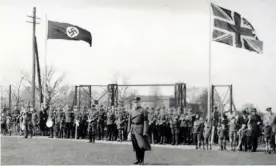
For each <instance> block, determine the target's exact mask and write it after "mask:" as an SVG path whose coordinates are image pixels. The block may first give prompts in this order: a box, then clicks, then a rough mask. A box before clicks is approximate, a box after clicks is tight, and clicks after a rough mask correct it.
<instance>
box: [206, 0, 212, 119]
mask: <svg viewBox="0 0 276 166" xmlns="http://www.w3.org/2000/svg"><path fill="white" fill-rule="evenodd" d="M208 5H209V58H208V59H209V63H208V64H209V71H208V75H209V76H208V106H207V113H208V122H209V123H210V122H211V109H212V108H211V84H212V77H211V72H212V0H209V4H208Z"/></svg>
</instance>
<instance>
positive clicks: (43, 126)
mask: <svg viewBox="0 0 276 166" xmlns="http://www.w3.org/2000/svg"><path fill="white" fill-rule="evenodd" d="M39 118H40V120H39V127H40V130H41V132H42V135H43V136H46V122H47V119H48V114H47V112H46V109H45V108H44V106H43V105H42V106H41V107H40V112H39Z"/></svg>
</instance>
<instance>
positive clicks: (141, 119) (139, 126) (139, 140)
mask: <svg viewBox="0 0 276 166" xmlns="http://www.w3.org/2000/svg"><path fill="white" fill-rule="evenodd" d="M135 103H136V105H135V107H134V109H133V110H132V111H131V112H130V116H129V121H128V132H129V134H130V135H131V141H132V146H133V150H134V151H135V152H136V161H135V162H134V163H133V164H141V165H143V164H144V156H145V151H148V150H151V146H150V143H149V139H148V127H149V122H148V113H147V112H146V111H145V110H144V109H143V108H142V107H141V105H140V98H139V97H137V98H136V99H135Z"/></svg>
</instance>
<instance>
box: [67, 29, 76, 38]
mask: <svg viewBox="0 0 276 166" xmlns="http://www.w3.org/2000/svg"><path fill="white" fill-rule="evenodd" d="M66 34H67V36H68V37H70V38H74V37H76V36H78V35H79V30H78V28H76V27H67V28H66Z"/></svg>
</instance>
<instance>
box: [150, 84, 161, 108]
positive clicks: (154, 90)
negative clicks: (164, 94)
mask: <svg viewBox="0 0 276 166" xmlns="http://www.w3.org/2000/svg"><path fill="white" fill-rule="evenodd" d="M151 96H152V97H153V107H154V108H156V107H158V106H160V103H162V101H161V99H160V96H161V90H160V88H159V87H158V86H153V87H151Z"/></svg>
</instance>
